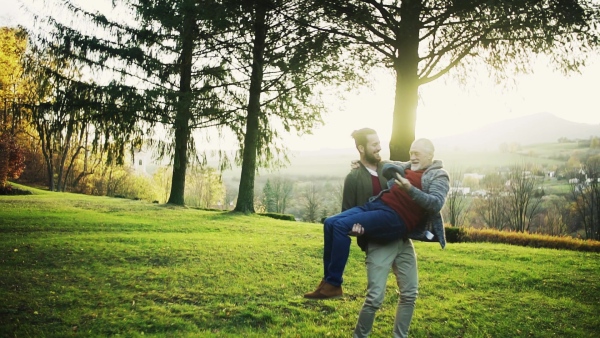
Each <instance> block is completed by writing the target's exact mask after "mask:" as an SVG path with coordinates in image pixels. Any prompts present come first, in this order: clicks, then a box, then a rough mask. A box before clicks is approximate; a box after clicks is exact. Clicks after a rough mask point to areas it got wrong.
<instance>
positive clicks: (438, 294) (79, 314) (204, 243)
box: [0, 190, 600, 337]
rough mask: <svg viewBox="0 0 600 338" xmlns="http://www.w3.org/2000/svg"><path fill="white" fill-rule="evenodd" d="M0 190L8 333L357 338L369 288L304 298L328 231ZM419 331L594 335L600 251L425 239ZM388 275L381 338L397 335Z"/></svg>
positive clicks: (348, 287)
mask: <svg viewBox="0 0 600 338" xmlns="http://www.w3.org/2000/svg"><path fill="white" fill-rule="evenodd" d="M34 192H35V194H34V195H30V196H0V232H1V236H0V299H1V300H2V301H1V302H0V336H6V337H14V336H16V337H65V336H75V335H83V336H86V337H88V336H92V337H93V336H97V337H103V336H116V335H119V336H127V337H131V336H133V337H139V336H142V335H144V336H155V337H182V336H183V337H327V336H328V337H349V336H351V332H352V329H353V327H354V324H355V320H356V317H357V314H358V311H359V309H360V307H361V305H362V302H363V297H364V293H365V287H366V276H365V269H364V254H363V253H362V252H361V251H360V250H359V249H358V247H357V246H356V245H353V246H352V251H351V257H350V260H349V264H348V267H347V270H346V273H345V283H344V291H345V296H344V297H343V298H342V299H338V300H327V301H308V300H305V299H304V298H302V294H303V293H305V292H307V291H312V289H313V288H314V287H315V286H316V284H317V283H318V281H319V279H320V276H321V258H320V257H321V252H322V230H321V226H320V225H318V224H308V223H293V222H288V221H280V220H275V219H272V218H268V217H261V216H256V215H252V216H244V215H236V214H229V213H220V212H210V211H201V210H196V209H188V208H179V207H168V206H164V205H156V204H150V203H146V202H143V201H131V200H124V199H114V198H106V197H93V196H83V195H75V194H63V193H50V192H43V191H39V190H34ZM416 250H417V254H418V257H419V273H420V294H419V299H418V300H417V307H416V311H415V316H414V318H413V322H412V326H411V336H412V337H596V336H597V334H598V327H600V317H599V316H598V313H599V310H600V285H599V283H598V276H600V254H592V253H581V252H572V251H557V250H547V249H531V248H521V247H515V246H507V245H499V244H498V245H494V244H472V243H471V244H449V245H448V247H447V249H446V250H440V248H439V246H438V245H436V244H429V243H416ZM396 301H397V293H396V287H395V285H394V279H393V277H392V276H391V275H390V278H389V279H388V290H387V297H386V301H385V303H384V305H383V308H382V309H381V310H380V312H379V314H378V317H377V319H376V322H375V326H374V331H373V334H372V336H373V337H389V336H391V327H392V322H393V316H394V313H395V303H396Z"/></svg>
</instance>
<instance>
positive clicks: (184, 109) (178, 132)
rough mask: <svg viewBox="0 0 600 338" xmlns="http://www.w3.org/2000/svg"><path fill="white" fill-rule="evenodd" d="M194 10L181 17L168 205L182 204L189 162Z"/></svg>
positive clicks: (191, 3) (191, 9)
mask: <svg viewBox="0 0 600 338" xmlns="http://www.w3.org/2000/svg"><path fill="white" fill-rule="evenodd" d="M186 5H187V6H191V7H193V6H194V2H193V1H187V4H186ZM194 13H195V8H189V9H188V10H187V11H186V13H185V14H184V15H185V16H184V18H183V32H182V34H181V36H182V39H183V45H182V51H181V73H180V87H179V102H178V104H177V115H176V116H175V125H174V127H175V153H174V157H173V177H172V179H171V194H170V195H169V200H168V201H167V203H169V204H176V205H183V204H184V203H185V201H184V195H185V174H186V170H187V163H188V158H187V157H188V156H187V155H188V140H189V137H190V126H189V122H190V119H191V112H190V108H191V102H192V88H191V80H192V56H193V51H194V25H195V24H196V19H195V14H194Z"/></svg>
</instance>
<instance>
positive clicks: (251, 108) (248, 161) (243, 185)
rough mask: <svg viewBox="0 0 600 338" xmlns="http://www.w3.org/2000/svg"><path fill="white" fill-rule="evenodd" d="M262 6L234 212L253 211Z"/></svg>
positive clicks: (261, 6)
mask: <svg viewBox="0 0 600 338" xmlns="http://www.w3.org/2000/svg"><path fill="white" fill-rule="evenodd" d="M265 7H266V6H265V5H264V4H263V3H262V2H260V1H257V2H256V3H255V9H256V21H255V22H254V46H253V47H252V75H251V79H250V92H249V99H248V116H247V118H246V135H245V137H244V152H243V154H242V173H241V177H240V185H239V193H238V199H237V203H236V206H235V209H234V211H239V212H245V213H254V178H255V175H256V151H257V143H258V136H259V132H260V131H259V114H260V93H261V87H262V81H263V64H264V51H265V41H266V38H267V26H266V25H265V17H266V15H267V11H266V8H265Z"/></svg>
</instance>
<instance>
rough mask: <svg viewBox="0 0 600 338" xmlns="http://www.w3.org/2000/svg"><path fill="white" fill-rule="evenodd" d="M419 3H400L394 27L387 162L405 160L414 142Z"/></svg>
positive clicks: (417, 95)
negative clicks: (397, 23) (395, 42)
mask: <svg viewBox="0 0 600 338" xmlns="http://www.w3.org/2000/svg"><path fill="white" fill-rule="evenodd" d="M421 9H422V4H421V1H420V0H409V1H403V2H402V6H401V8H400V15H401V17H402V20H401V22H400V27H398V33H397V37H396V38H397V40H398V42H399V43H398V53H397V55H396V59H395V60H394V70H395V71H396V97H395V101H394V118H393V121H392V136H391V139H390V159H391V160H393V161H408V160H409V158H410V157H409V155H408V151H409V150H410V145H411V143H412V142H413V141H414V139H415V126H416V120H417V103H418V98H419V82H418V74H417V72H418V69H419V29H420V27H421V22H420V21H419V17H420V13H421Z"/></svg>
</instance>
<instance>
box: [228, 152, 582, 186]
mask: <svg viewBox="0 0 600 338" xmlns="http://www.w3.org/2000/svg"><path fill="white" fill-rule="evenodd" d="M576 149H581V150H582V151H583V150H587V149H588V148H579V147H578V145H577V144H576V143H550V144H540V145H531V146H526V147H523V149H521V151H520V152H519V153H509V152H501V151H499V150H493V151H459V150H454V151H452V150H441V151H438V152H437V153H436V155H435V157H436V158H437V159H441V160H443V161H444V165H445V166H446V168H448V169H450V170H461V171H463V172H465V171H466V172H478V171H486V170H490V169H494V168H499V167H510V166H513V165H520V164H524V163H527V164H542V165H561V164H565V162H566V161H563V160H557V159H555V158H552V157H553V156H554V157H556V156H558V155H561V154H562V155H564V156H567V154H570V153H571V152H572V151H573V150H576ZM381 156H382V158H384V159H388V158H389V151H387V150H382V152H381ZM354 159H358V153H357V152H356V151H355V150H354V149H350V148H349V149H343V150H331V149H330V150H323V151H312V152H300V153H294V154H291V156H290V164H289V165H288V166H287V167H285V168H281V169H277V170H268V169H260V176H259V179H260V177H268V176H273V175H275V176H276V175H282V176H294V177H298V178H302V177H336V178H343V177H345V176H346V174H347V173H348V171H349V170H350V161H352V160H354ZM239 175H240V170H239V168H236V169H232V170H228V171H226V172H225V173H224V179H225V180H226V181H239Z"/></svg>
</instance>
